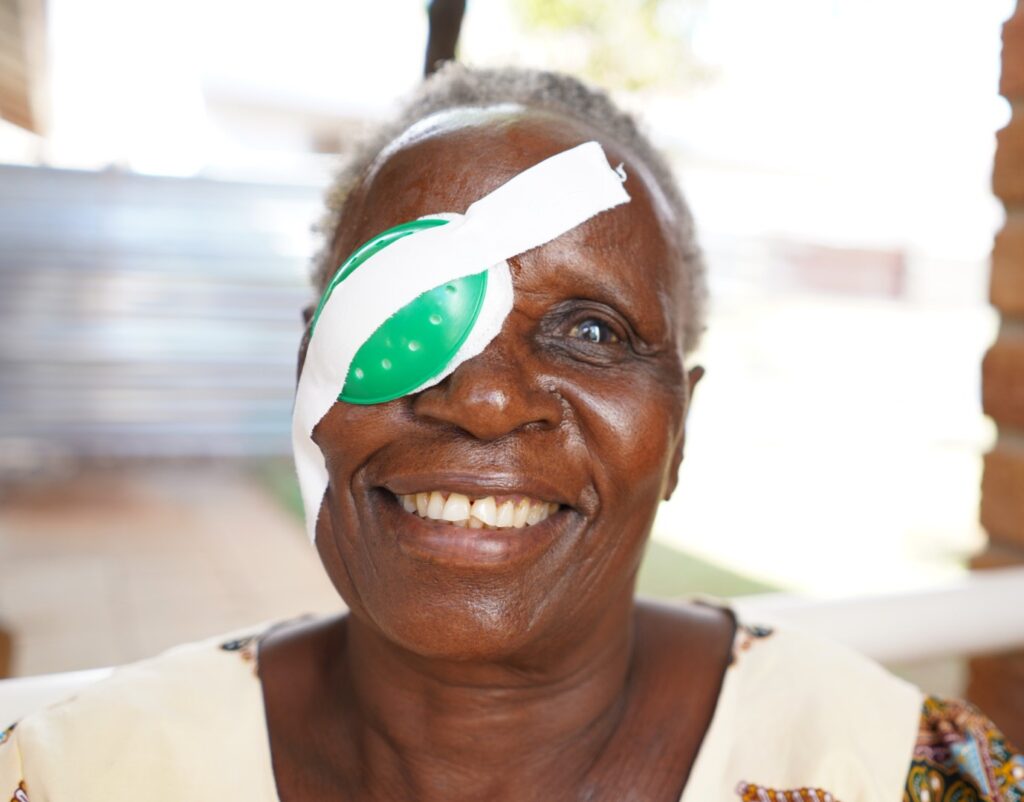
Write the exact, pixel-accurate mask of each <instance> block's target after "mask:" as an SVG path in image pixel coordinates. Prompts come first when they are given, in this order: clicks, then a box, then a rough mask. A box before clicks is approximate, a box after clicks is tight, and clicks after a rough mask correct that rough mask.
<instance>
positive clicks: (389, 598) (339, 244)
mask: <svg viewBox="0 0 1024 802" xmlns="http://www.w3.org/2000/svg"><path fill="white" fill-rule="evenodd" d="M591 139H597V140H598V141H599V142H601V144H602V145H603V147H604V149H605V151H606V153H607V154H608V158H609V161H610V163H611V164H613V165H614V164H618V163H619V162H620V161H621V162H623V163H624V165H625V168H626V172H627V174H628V176H629V178H628V180H627V182H626V185H625V186H626V190H627V191H628V193H629V195H630V197H631V202H630V203H628V204H624V205H622V206H619V207H617V208H615V209H612V210H610V211H607V212H604V213H602V214H599V215H597V216H596V217H594V218H591V219H590V220H589V221H587V222H586V223H584V224H583V225H581V226H579V227H577V228H575V229H573V230H571V231H569V232H568V233H566V234H563V235H562V236H560V237H558V238H557V239H555V240H553V241H551V242H549V243H547V244H546V245H543V246H541V247H539V248H535V249H533V250H531V251H528V252H526V253H525V254H522V255H520V256H518V257H516V258H514V259H512V260H510V265H511V270H512V277H513V287H514V290H515V301H514V307H513V310H512V312H511V313H510V314H509V316H508V318H507V319H506V320H505V323H504V327H503V328H502V331H501V333H500V334H499V335H498V336H497V337H496V338H495V339H494V340H493V341H492V342H491V343H490V345H489V346H488V347H487V349H486V350H485V351H484V352H483V353H482V354H480V355H479V356H477V357H475V358H473V359H471V360H469V361H467V362H465V363H464V364H462V365H461V366H460V367H459V368H458V369H457V370H456V371H455V373H453V374H452V375H451V376H450V377H449V378H448V379H446V380H445V381H444V382H442V383H441V384H439V385H437V386H435V387H432V388H430V389H428V390H425V391H423V392H421V393H418V394H416V395H412V396H406V397H404V398H400V399H398V400H395V401H391V402H388V403H385V404H377V405H370V406H355V405H349V404H345V403H342V402H339V403H336V404H335V405H334V406H333V407H332V409H331V411H330V412H329V413H328V414H327V415H326V416H325V417H324V418H323V420H322V421H321V422H320V424H319V425H318V426H317V427H316V429H315V430H314V433H313V439H314V441H315V442H316V443H317V445H318V446H319V447H320V449H321V450H322V452H323V454H324V457H325V460H326V463H327V469H328V473H329V476H330V485H329V487H328V490H327V494H326V501H325V506H324V509H323V510H322V512H321V515H320V519H319V523H318V527H317V547H318V549H319V551H320V554H321V558H322V559H323V562H324V565H325V566H326V568H327V571H328V573H329V575H330V577H331V579H332V580H333V582H334V584H335V586H336V587H337V588H338V590H339V591H340V593H341V595H342V596H343V598H344V599H345V601H346V602H347V603H348V605H349V607H350V608H351V610H352V613H353V615H354V616H356V617H358V618H359V619H360V621H361V622H365V623H367V624H368V625H370V626H372V627H374V628H376V629H377V630H378V631H380V632H381V633H383V635H384V636H385V637H386V638H387V639H389V640H390V641H392V642H394V643H396V644H398V645H400V646H402V647H404V648H407V649H409V650H411V651H413V652H415V653H418V654H422V655H427V656H444V657H451V658H456V659H470V658H486V659H500V658H503V657H509V656H511V655H517V654H519V655H525V654H528V653H529V652H530V651H531V649H533V650H536V649H544V648H553V645H557V644H564V643H565V641H566V640H567V639H569V640H571V639H573V638H575V637H577V636H578V633H579V632H581V631H585V630H586V629H587V628H588V626H590V625H591V624H592V623H593V622H594V621H595V620H596V618H597V617H598V616H601V615H603V614H605V613H606V612H607V611H608V610H609V609H610V608H612V607H615V606H618V607H620V608H625V607H628V605H629V604H630V600H631V597H632V585H633V579H634V576H635V573H636V569H637V567H638V564H639V561H640V557H641V555H642V551H643V546H644V543H645V541H646V537H647V534H648V532H649V530H650V526H651V523H652V521H653V518H654V512H655V509H656V507H657V504H658V502H659V500H660V499H661V498H663V497H666V496H667V494H669V493H670V492H671V490H672V488H673V487H674V483H675V473H676V470H677V469H678V463H679V459H680V458H681V450H682V439H683V426H684V421H685V409H686V404H687V400H688V384H687V377H686V374H685V371H684V369H683V361H682V353H683V351H682V341H681V340H682V321H681V320H679V312H678V310H679V309H681V308H682V299H681V296H680V294H681V292H682V281H681V273H680V270H681V266H680V257H679V255H678V253H677V252H676V251H675V250H674V248H673V245H672V239H671V238H670V237H669V236H667V234H666V232H667V231H668V230H669V227H670V226H672V225H673V221H672V220H671V219H670V215H669V212H668V211H667V209H668V206H667V204H665V203H664V201H663V199H662V198H661V196H660V194H659V193H658V192H657V190H656V189H655V188H654V187H655V184H654V182H653V181H652V180H650V178H649V177H648V176H647V174H646V171H645V170H644V168H643V166H642V165H640V164H638V163H635V162H633V161H631V158H630V154H629V153H626V152H623V151H622V149H621V148H620V147H618V146H617V145H616V143H614V142H610V141H606V140H604V139H603V138H602V137H601V135H600V133H599V132H596V131H593V130H590V129H588V128H586V127H584V126H582V125H580V124H578V123H576V122H574V121H570V120H567V119H565V118H562V117H556V116H552V115H548V114H543V113H539V112H535V111H525V110H522V109H519V110H515V109H508V108H502V109H491V110H467V109H463V110H459V111H457V112H454V113H449V114H446V115H443V116H439V117H435V118H432V119H431V121H429V122H428V123H427V124H424V125H421V126H419V127H418V128H417V130H416V131H415V132H414V133H412V134H410V135H407V136H406V137H404V138H402V139H401V140H400V141H399V142H398V143H396V144H395V145H394V146H392V147H391V148H389V149H388V150H387V151H386V152H385V154H383V155H382V157H381V159H378V162H377V163H375V165H374V166H373V168H372V169H371V171H370V173H369V175H368V176H367V177H366V179H365V180H364V181H363V183H362V184H361V185H360V186H359V187H357V188H356V189H355V191H354V193H353V196H352V197H351V199H350V202H349V205H348V207H347V209H346V214H345V215H344V217H343V222H342V227H341V229H340V230H339V231H338V232H337V236H336V238H335V244H334V250H335V253H334V256H335V257H336V259H337V261H339V262H340V261H341V259H343V258H344V257H345V256H346V255H347V254H348V253H350V252H351V251H352V250H354V249H355V247H357V246H358V245H359V244H360V243H361V242H364V241H365V240H367V239H369V238H370V237H372V236H373V235H375V234H377V233H379V232H381V231H383V230H385V229H387V228H389V227H391V226H393V225H395V224H397V223H401V222H404V221H407V220H412V219H415V218H418V217H421V216H423V215H427V214H436V213H438V212H450V211H457V212H462V211H465V209H466V207H468V206H469V205H470V204H471V203H472V202H473V201H475V200H477V199H478V198H480V197H482V196H484V195H486V194H487V193H489V192H491V191H492V190H494V189H496V188H497V187H498V186H500V185H501V184H503V183H505V182H506V181H507V180H508V179H510V178H511V177H512V176H514V175H516V174H517V173H519V172H521V171H522V170H524V169H526V168H528V167H530V166H532V165H534V164H536V163H538V162H540V161H542V160H543V159H545V158H547V157H549V156H552V155H554V154H556V153H559V152H561V151H563V150H566V149H568V148H571V147H573V146H575V145H578V144H580V143H582V142H585V141H588V140H591ZM481 267H482V268H483V267H486V266H485V265H482V266H481ZM417 501H418V505H419V506H418V508H417ZM474 501H476V502H477V504H474V506H473V508H472V509H470V508H469V506H468V505H469V504H472V503H473V502H474ZM438 518H449V519H456V520H457V521H463V520H464V519H469V521H472V520H473V518H476V519H477V521H478V522H477V523H473V524H472V525H471V524H470V523H468V522H465V523H457V524H454V525H453V524H452V523H450V522H447V521H443V520H437V519H438ZM524 519H525V520H524Z"/></svg>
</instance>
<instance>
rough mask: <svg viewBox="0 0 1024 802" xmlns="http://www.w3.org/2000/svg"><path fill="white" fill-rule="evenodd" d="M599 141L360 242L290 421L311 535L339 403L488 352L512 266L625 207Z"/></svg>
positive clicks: (317, 335) (327, 313) (378, 396)
mask: <svg viewBox="0 0 1024 802" xmlns="http://www.w3.org/2000/svg"><path fill="white" fill-rule="evenodd" d="M622 181H623V179H622V178H621V177H620V174H619V173H617V172H616V171H615V170H613V169H612V168H611V167H610V166H609V164H608V161H607V159H606V157H605V155H604V151H603V150H602V149H601V146H600V145H599V144H598V143H597V142H587V143H585V144H582V145H579V146H577V147H574V148H572V149H570V150H567V151H564V152H562V153H559V154H557V155H555V156H552V157H550V158H548V159H545V160H544V161H542V162H540V163H538V164H536V165H534V166H533V167H530V168H528V169H526V170H524V171H523V172H521V173H519V174H518V175H516V176H514V177H513V178H511V179H510V180H509V181H508V182H506V183H505V184H503V185H502V186H500V187H498V188H497V189H496V190H494V191H493V192H491V193H490V194H489V195H486V196H484V197H482V198H480V199H479V200H477V201H475V202H474V203H473V204H472V205H470V207H469V208H468V209H467V210H466V213H465V214H464V215H458V214H451V213H444V212H441V213H439V214H436V215H431V216H429V217H427V218H422V219H420V220H416V221H410V222H408V223H404V224H402V225H400V226H396V227H395V228H392V229H389V230H388V231H385V232H383V233H381V234H378V235H377V236H375V237H373V238H372V239H371V240H369V241H368V242H366V243H364V244H363V245H362V246H360V247H359V248H358V249H356V251H355V252H354V253H353V254H352V255H351V256H350V257H349V258H348V259H346V260H345V262H344V264H342V266H341V267H340V268H339V269H338V271H337V273H336V274H335V275H334V277H333V278H332V280H331V282H330V284H329V285H328V287H327V289H326V291H325V292H324V296H323V298H322V300H321V302H320V305H319V307H318V309H317V312H316V314H315V316H314V319H313V321H312V323H311V334H310V339H309V345H308V347H307V349H306V357H305V362H304V363H303V367H302V372H301V375H300V377H299V384H298V388H297V390H296V395H295V409H294V414H293V419H292V446H293V449H294V452H295V464H296V470H297V472H298V478H299V487H300V490H301V492H302V501H303V507H304V510H305V515H306V528H307V533H308V534H309V536H310V538H311V539H313V538H314V537H315V533H316V519H317V515H318V513H319V509H320V505H321V502H322V500H323V495H324V491H325V490H326V489H327V482H328V475H327V468H326V464H325V462H324V458H323V454H322V453H321V451H320V449H319V447H318V446H317V445H316V444H315V443H314V442H313V441H312V438H311V435H312V432H313V429H314V428H315V427H316V425H317V424H318V423H319V422H320V420H321V419H322V418H323V417H324V416H325V415H326V414H327V412H328V411H329V410H330V409H331V407H332V406H333V404H334V403H335V402H336V401H339V400H340V401H344V402H348V403H353V404H376V403H384V402H387V401H392V400H395V399H397V398H401V397H402V396H405V395H408V394H410V393H416V392H420V391H421V390H424V389H426V388H427V387H430V386H432V385H433V384H436V383H437V382H439V381H442V380H443V379H444V378H445V377H446V376H448V375H449V374H450V373H452V372H453V371H454V370H455V369H457V368H458V367H459V365H461V364H462V363H463V362H465V361H467V360H469V359H472V358H473V357H474V356H477V355H478V354H479V353H481V352H482V351H483V350H484V348H486V347H487V345H488V344H489V343H490V342H491V340H492V339H494V337H496V336H497V335H498V333H499V332H500V331H501V327H502V324H503V322H504V320H505V318H506V317H507V316H508V313H509V312H510V311H511V309H512V301H513V293H512V280H511V275H510V273H509V269H508V264H507V261H506V260H508V259H510V258H512V257H513V256H517V255H519V254H521V253H524V252H525V251H528V250H530V249H532V248H536V247H538V246H540V245H543V244H545V243H547V242H549V241H551V240H553V239H555V238H556V237H558V236H560V235H562V234H564V233H565V232H567V231H570V230H571V229H573V228H575V227H576V226H578V225H580V224H581V223H583V222H584V221H586V220H588V219H589V218H591V217H593V216H594V215H596V214H599V213H600V212H603V211H605V210H607V209H610V208H612V207H615V206H618V205H620V204H622V203H627V202H628V201H629V195H628V194H627V193H626V190H625V188H624V187H623V186H622Z"/></svg>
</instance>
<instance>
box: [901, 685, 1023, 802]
mask: <svg viewBox="0 0 1024 802" xmlns="http://www.w3.org/2000/svg"><path fill="white" fill-rule="evenodd" d="M903 800H904V802H1022V800H1024V755H1021V754H1020V753H1019V752H1017V751H1015V750H1014V748H1013V747H1012V746H1011V745H1010V744H1009V743H1008V742H1007V740H1006V737H1005V736H1004V735H1003V734H1002V733H1001V732H1000V731H999V729H998V728H997V727H996V726H995V725H994V724H993V723H992V722H991V721H990V720H989V719H988V718H987V717H986V716H985V715H984V714H983V713H981V712H980V711H979V710H977V709H976V708H975V707H973V706H972V705H970V704H968V703H967V702H961V701H957V700H952V701H945V700H942V699H936V698H934V697H928V698H927V699H925V701H924V706H923V707H922V710H921V728H920V731H919V734H918V738H917V745H916V746H915V747H914V756H913V759H912V761H911V764H910V772H909V774H908V775H907V786H906V790H905V791H904V793H903Z"/></svg>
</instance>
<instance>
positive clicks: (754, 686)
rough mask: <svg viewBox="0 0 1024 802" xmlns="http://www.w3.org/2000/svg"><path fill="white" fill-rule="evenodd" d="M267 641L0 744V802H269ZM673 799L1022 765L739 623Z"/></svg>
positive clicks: (892, 687) (21, 731) (97, 698)
mask: <svg viewBox="0 0 1024 802" xmlns="http://www.w3.org/2000/svg"><path fill="white" fill-rule="evenodd" d="M266 629H267V628H265V627H263V628H260V629H258V630H257V631H255V632H251V633H243V634H241V635H235V636H231V637H225V638H220V639H213V640H210V641H205V642H202V643H197V644H190V645H187V646H181V647H178V648H176V649H172V650H171V651H169V652H167V653H165V654H163V655H161V656H160V657H157V658H154V659H152V660H147V661H143V662H140V663H135V664H133V665H130V666H125V667H123V668H121V669H118V670H117V671H116V672H115V673H114V675H113V676H112V677H111V678H109V679H107V680H104V681H102V682H99V683H96V684H95V685H94V686H90V687H88V688H86V689H84V690H82V691H81V692H79V694H78V695H77V696H75V697H73V698H71V699H69V700H67V701H65V702H62V703H60V704H57V705H54V706H52V707H50V708H48V709H46V710H44V711H41V712H39V713H36V714H33V715H30V716H27V717H26V718H25V719H24V720H23V721H21V722H20V723H18V724H17V725H14V726H11V727H9V728H7V729H6V730H2V731H0V802H7V800H11V802H138V800H147V802H172V800H173V802H180V800H185V799H187V800H189V802H224V801H225V800H246V802H279V797H278V793H277V788H276V785H275V781H274V774H273V769H272V764H271V756H270V745H269V739H268V737H267V732H266V723H265V717H264V709H263V696H262V690H261V688H260V683H259V678H258V676H257V672H256V658H257V647H258V644H259V638H260V636H261V635H262V633H263V632H265V631H266ZM680 802H1024V756H1022V755H1021V754H1020V753H1019V752H1016V751H1015V750H1014V748H1013V747H1012V746H1011V745H1010V744H1009V743H1007V741H1006V739H1005V738H1004V737H1003V736H1002V734H1001V733H1000V732H999V731H998V730H997V729H996V727H995V726H994V725H993V724H992V723H991V722H990V721H989V720H988V719H987V718H986V717H985V716H984V715H982V714H981V713H980V712H978V711H977V710H976V709H974V708H973V707H971V706H970V705H968V704H966V703H964V702H958V701H943V700H940V699H936V698H933V697H925V696H923V695H922V694H921V693H920V692H919V691H918V690H917V689H915V688H913V687H912V686H910V685H908V684H907V683H905V682H903V681H902V680H899V679H897V678H895V677H893V676H892V675H890V674H888V673H886V672H885V671H884V670H882V669H881V668H879V667H878V666H876V665H875V664H874V663H871V662H870V661H868V660H865V659H864V658H863V657H860V656H859V655H856V654H854V653H853V652H850V651H848V650H846V649H844V648H842V647H839V646H836V645H835V644H832V643H828V642H824V641H821V640H817V639H814V638H810V637H808V636H806V635H802V634H800V633H797V632H793V631H789V630H774V631H773V630H771V629H767V628H764V627H750V626H743V627H740V628H739V629H738V631H737V636H736V642H735V646H734V652H733V661H732V664H731V665H730V667H729V668H728V670H727V672H726V676H725V681H724V683H723V686H722V691H721V694H720V696H719V699H718V702H717V705H716V708H715V713H714V716H713V718H712V722H711V726H710V728H709V729H708V732H707V734H706V735H705V738H704V741H703V743H702V745H701V749H700V752H699V754H698V756H697V759H696V761H695V763H694V765H693V767H692V769H691V772H690V778H689V780H688V781H687V784H686V788H685V790H684V792H683V795H682V797H681V800H680Z"/></svg>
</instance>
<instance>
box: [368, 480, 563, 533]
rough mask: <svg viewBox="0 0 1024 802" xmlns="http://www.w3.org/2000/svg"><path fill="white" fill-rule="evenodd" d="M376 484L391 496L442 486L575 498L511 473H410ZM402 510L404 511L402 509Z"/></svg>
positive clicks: (466, 491)
mask: <svg viewBox="0 0 1024 802" xmlns="http://www.w3.org/2000/svg"><path fill="white" fill-rule="evenodd" d="M380 486H381V487H383V488H385V489H386V490H389V491H390V492H391V493H392V494H393V495H395V496H405V495H410V494H412V493H430V492H431V491H434V490H442V491H445V492H451V493H462V494H463V495H464V496H469V497H470V498H486V497H487V496H527V497H529V498H532V499H534V500H536V501H548V502H554V503H555V504H558V505H559V506H560V507H563V508H564V507H573V508H575V507H576V500H575V499H572V498H569V497H568V495H567V494H566V493H564V492H562V491H559V490H558V488H556V487H555V486H554V485H551V484H549V483H547V482H545V481H544V480H543V479H538V478H537V477H534V476H524V475H522V474H513V473H488V474H469V473H458V472H430V473H412V474H402V475H395V476H389V477H388V478H387V479H385V480H384V481H383V482H381V483H380ZM403 512H405V511H404V510H403ZM536 525H537V524H535V526H536ZM473 531H479V530H473Z"/></svg>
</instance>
